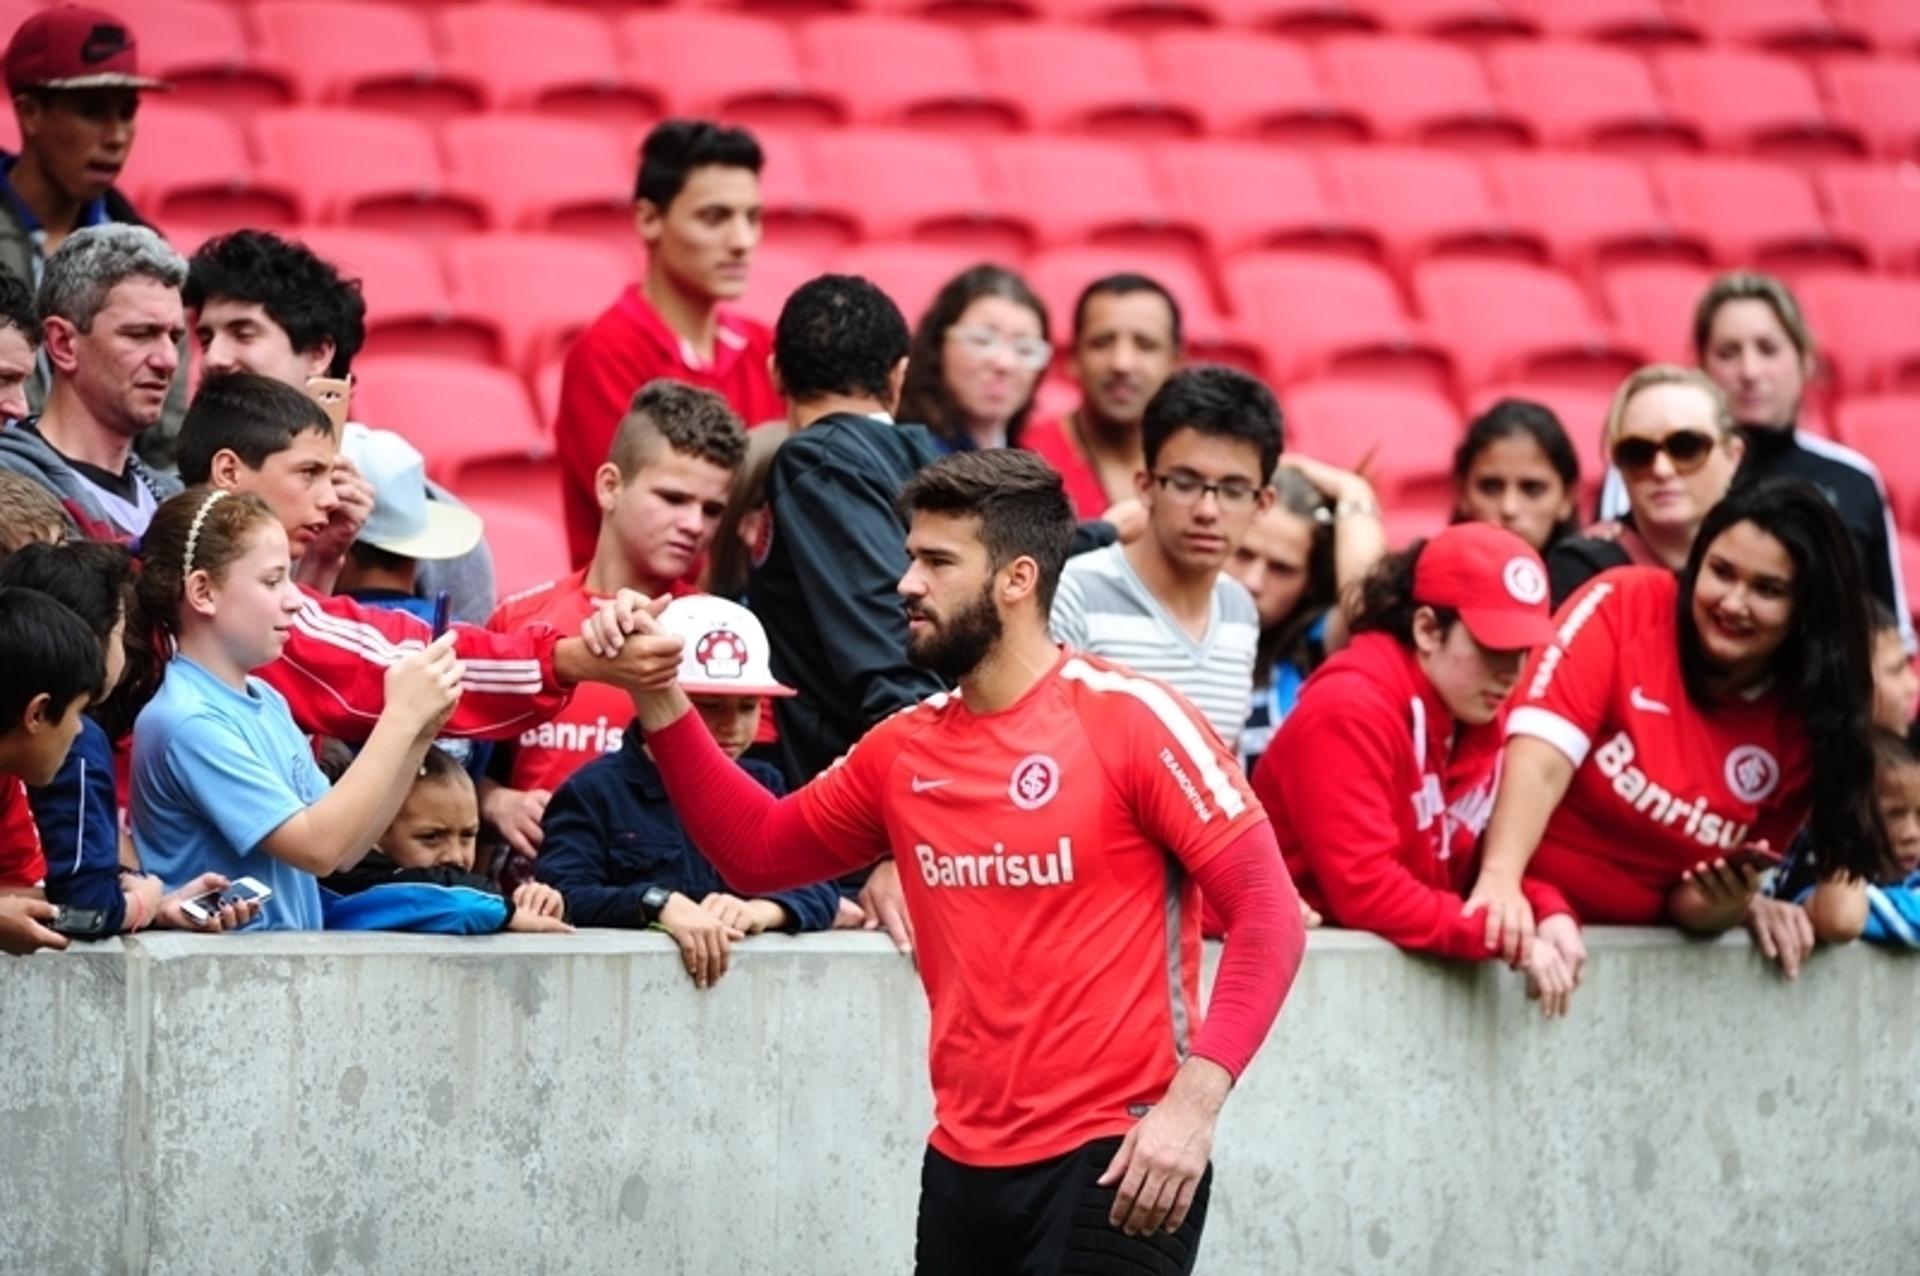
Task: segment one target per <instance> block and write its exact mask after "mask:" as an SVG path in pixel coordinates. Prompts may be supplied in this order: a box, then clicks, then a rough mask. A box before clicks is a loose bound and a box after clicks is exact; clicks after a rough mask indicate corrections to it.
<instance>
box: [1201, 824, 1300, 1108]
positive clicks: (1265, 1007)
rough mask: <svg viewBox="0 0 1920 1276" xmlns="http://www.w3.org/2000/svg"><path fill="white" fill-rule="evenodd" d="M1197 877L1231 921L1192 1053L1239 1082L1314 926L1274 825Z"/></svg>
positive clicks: (1258, 829)
mask: <svg viewBox="0 0 1920 1276" xmlns="http://www.w3.org/2000/svg"><path fill="white" fill-rule="evenodd" d="M1194 876H1195V879H1196V880H1197V881H1198V882H1199V883H1200V893H1201V895H1202V896H1203V897H1204V898H1205V899H1206V900H1207V901H1208V902H1209V903H1210V904H1212V905H1213V906H1214V907H1215V908H1217V909H1218V910H1219V911H1220V914H1221V916H1223V917H1224V918H1225V919H1226V929H1227V942H1226V947H1225V948H1224V949H1223V950H1222V951H1221V954H1220V969H1219V972H1218V973H1217V974H1216V975H1215V976H1214V979H1213V998H1212V1000H1210V1001H1209V1002H1208V1003H1207V1017H1206V1022H1205V1023H1204V1024H1203V1025H1202V1026H1201V1029H1200V1035H1199V1036H1198V1037H1196V1038H1195V1039H1194V1043H1193V1053H1194V1054H1197V1055H1199V1056H1201V1057H1202V1058H1205V1059H1211V1060H1212V1061H1213V1062H1215V1063H1217V1064H1219V1065H1220V1066H1221V1067H1223V1068H1225V1069H1226V1070H1227V1072H1228V1073H1229V1074H1231V1075H1232V1076H1233V1078H1234V1079H1235V1080H1238V1079H1239V1077H1240V1074H1241V1072H1243V1071H1244V1070H1245V1069H1246V1066H1247V1065H1248V1064H1249V1063H1251V1062H1253V1056H1254V1054H1255V1053H1256V1052H1257V1051H1258V1050H1259V1049H1260V1045H1261V1043H1262V1042H1264V1041H1265V1040H1266V1039H1267V1033H1268V1031H1269V1030H1271V1029H1272V1027H1273V1021H1274V1019H1275V1017H1277V1016H1278V1015H1279V1013H1280V1003H1281V1002H1283V1001H1285V1000H1286V999H1287V989H1289V988H1291V987H1292V986H1293V977H1294V975H1295V974H1297V973H1298V972H1299V970H1300V955H1301V953H1302V952H1303V951H1304V950H1305V949H1306V946H1307V928H1306V926H1305V924H1303V923H1302V922H1301V920H1300V896H1299V894H1298V893H1297V892H1296V891H1295V890H1294V889H1293V878H1292V877H1290V876H1288V874H1287V866H1286V864H1285V863H1284V862H1283V861H1282V860H1281V858H1280V846H1279V843H1278V842H1276V841H1275V840H1274V836H1273V826H1272V825H1271V824H1268V823H1267V822H1266V821H1264V820H1262V821H1261V822H1260V823H1259V824H1258V825H1256V826H1254V827H1253V828H1250V829H1248V830H1247V831H1246V832H1245V833H1242V834H1241V835H1240V836H1239V837H1237V838H1235V839H1234V841H1233V843H1232V845H1230V846H1228V847H1227V849H1226V850H1224V851H1222V852H1220V854H1218V855H1216V856H1214V857H1213V858H1212V859H1211V860H1209V861H1207V865H1206V867H1205V868H1202V869H1201V870H1200V871H1199V872H1198V873H1196V874H1195V875H1194Z"/></svg>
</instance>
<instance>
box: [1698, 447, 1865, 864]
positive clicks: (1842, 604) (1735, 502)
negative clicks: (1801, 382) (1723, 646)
mask: <svg viewBox="0 0 1920 1276" xmlns="http://www.w3.org/2000/svg"><path fill="white" fill-rule="evenodd" d="M1740 523H1750V524H1752V525H1753V526H1754V527H1756V528H1758V529H1759V530H1760V531H1762V532H1765V533H1766V534H1767V535H1769V536H1771V537H1773V539H1775V540H1776V541H1778V542H1780V544H1781V546H1782V547H1784V548H1785V549H1786V551H1787V554H1788V556H1789V557H1790V558H1792V559H1793V611H1792V615H1791V617H1790V619H1789V621H1788V628H1787V637H1786V641H1784V642H1783V643H1781V644H1780V649H1779V650H1778V651H1776V652H1774V655H1773V660H1772V663H1771V666H1770V668H1769V669H1768V671H1767V677H1768V678H1769V679H1770V680H1771V681H1772V682H1773V683H1774V685H1776V686H1778V687H1779V688H1780V690H1781V692H1782V694H1783V696H1784V698H1785V700H1786V704H1787V708H1788V709H1789V710H1790V711H1791V712H1792V713H1793V714H1795V715H1796V716H1797V717H1798V718H1799V719H1800V723H1801V729H1802V730H1803V731H1804V732H1805V733H1806V737H1807V743H1808V745H1809V746H1810V747H1809V753H1810V754H1811V756H1812V759H1813V814H1812V817H1811V818H1810V819H1809V821H1808V827H1809V828H1810V829H1811V830H1812V833H1813V844H1814V846H1815V848H1816V853H1817V854H1818V855H1819V857H1820V867H1821V870H1822V871H1823V872H1829V873H1830V872H1835V871H1844V872H1847V873H1849V874H1852V875H1853V876H1855V877H1863V878H1867V879H1869V880H1872V879H1874V878H1877V877H1878V876H1879V874H1880V872H1881V870H1882V868H1883V867H1884V866H1885V865H1886V864H1887V863H1888V862H1889V854H1890V853H1889V850H1888V847H1887V836H1886V830H1885V829H1884V828H1883V827H1882V826H1881V823H1880V812H1879V807H1878V806H1877V804H1876V803H1875V801H1874V796H1873V743H1872V741H1873V734H1872V733H1873V644H1872V636H1871V633H1870V631H1869V628H1868V619H1867V607H1866V603H1865V601H1864V600H1865V599H1866V598H1867V596H1868V594H1867V584H1866V576H1865V573H1864V572H1862V571H1861V570H1860V559H1859V556H1858V555H1857V554H1856V553H1855V552H1854V548H1853V537H1852V535H1851V534H1849V533H1848V531H1847V528H1846V524H1844V523H1842V522H1841V521H1840V516H1839V515H1838V514H1836V513H1834V510H1833V503H1832V502H1831V501H1829V500H1828V499H1827V498H1826V496H1825V495H1824V494H1823V493H1822V492H1821V491H1820V489H1819V488H1817V487H1815V486H1813V484H1811V483H1807V482H1804V481H1802V480H1800V479H1765V480H1761V481H1759V482H1755V483H1749V484H1740V485H1736V486H1735V488H1734V489H1733V491H1731V492H1729V493H1728V494H1727V495H1726V496H1725V497H1724V498H1723V499H1722V500H1721V501H1720V503H1719V504H1718V505H1716V506H1714V507H1713V509H1711V510H1710V511H1708V513H1707V517H1706V519H1705V520H1704V521H1703V522H1702V523H1701V525H1700V531H1699V534H1698V535H1696V536H1695V537H1694V540H1693V549H1692V551H1691V552H1690V553H1689V554H1688V555H1687V566H1686V570H1685V571H1684V572H1683V573H1681V577H1680V597H1679V602H1678V604H1677V607H1678V620H1679V627H1680V671H1681V674H1682V676H1683V677H1684V678H1685V679H1686V686H1687V694H1688V696H1689V697H1691V698H1692V700H1693V701H1694V703H1696V704H1698V705H1701V706H1709V705H1711V703H1712V701H1711V699H1710V697H1709V693H1708V690H1707V681H1708V679H1709V677H1710V676H1711V675H1712V672H1713V670H1712V668H1711V666H1709V665H1708V663H1707V656H1706V648H1705V646H1704V644H1703V643H1702V642H1701V640H1700V632H1699V630H1698V628H1697V627H1696V626H1695V625H1694V623H1693V592H1694V587H1695V585H1696V583H1697V582H1698V581H1699V579H1700V572H1701V570H1702V569H1703V567H1704V565H1705V563H1706V560H1707V555H1708V554H1709V553H1711V552H1712V550H1713V545H1714V542H1715V541H1717V540H1718V539H1719V538H1720V536H1721V534H1722V533H1724V532H1726V531H1727V529H1729V528H1731V527H1734V526H1736V525H1737V524H1740Z"/></svg>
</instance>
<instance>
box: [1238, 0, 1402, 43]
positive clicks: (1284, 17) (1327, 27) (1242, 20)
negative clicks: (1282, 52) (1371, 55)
mask: <svg viewBox="0 0 1920 1276" xmlns="http://www.w3.org/2000/svg"><path fill="white" fill-rule="evenodd" d="M1214 7H1215V8H1216V9H1218V10H1219V12H1220V15H1221V17H1222V18H1223V19H1224V20H1225V21H1226V22H1227V24H1228V25H1230V26H1237V27H1260V28H1262V29H1264V30H1269V31H1280V32H1284V33H1286V34H1288V35H1300V36H1321V35H1326V34H1329V33H1331V32H1346V31H1378V30H1379V29H1380V19H1379V18H1378V17H1377V16H1376V15H1375V14H1374V12H1373V5H1372V4H1371V3H1369V2H1368V0H1358V2H1356V0H1214Z"/></svg>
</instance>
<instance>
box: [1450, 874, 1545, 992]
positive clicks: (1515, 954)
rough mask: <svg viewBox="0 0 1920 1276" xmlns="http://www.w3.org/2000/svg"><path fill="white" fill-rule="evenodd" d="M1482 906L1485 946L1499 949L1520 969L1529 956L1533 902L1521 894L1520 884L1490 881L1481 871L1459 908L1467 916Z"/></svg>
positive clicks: (1507, 960)
mask: <svg viewBox="0 0 1920 1276" xmlns="http://www.w3.org/2000/svg"><path fill="white" fill-rule="evenodd" d="M1482 909H1484V910H1486V914H1487V933H1486V944H1487V947H1488V948H1497V949H1499V951H1500V956H1501V957H1502V958H1503V959H1504V960H1505V961H1506V963H1507V964H1508V965H1509V966H1512V967H1513V968H1514V969H1515V970H1519V969H1521V968H1523V967H1524V966H1525V965H1526V964H1527V959H1528V958H1529V957H1531V956H1532V955H1533V905H1531V904H1529V903H1528V902H1527V897H1526V896H1525V895H1524V894H1523V893H1521V890H1520V883H1519V882H1517V881H1515V882H1509V881H1504V880H1491V879H1489V878H1488V877H1487V875H1486V874H1485V873H1484V872H1483V873H1481V874H1480V880H1479V881H1477V882H1475V883H1474V884H1473V894H1471V895H1469V896H1467V905H1466V908H1465V909H1463V910H1462V911H1463V912H1465V913H1466V915H1467V916H1469V917H1471V916H1473V914H1474V913H1475V912H1478V911H1480V910H1482Z"/></svg>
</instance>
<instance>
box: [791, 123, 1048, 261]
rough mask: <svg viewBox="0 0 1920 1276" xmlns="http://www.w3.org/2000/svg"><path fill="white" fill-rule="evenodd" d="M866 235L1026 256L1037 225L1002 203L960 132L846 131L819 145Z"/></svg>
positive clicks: (823, 159) (987, 253)
mask: <svg viewBox="0 0 1920 1276" xmlns="http://www.w3.org/2000/svg"><path fill="white" fill-rule="evenodd" d="M816 149H817V151H818V153H819V158H820V161H821V163H822V164H823V165H824V166H825V167H826V169H827V170H828V172H829V173H830V175H831V180H832V182H833V183H834V184H835V185H836V186H837V187H838V189H839V190H840V191H841V193H842V194H843V195H844V196H845V197H846V200H847V202H848V203H849V204H850V205H851V206H852V207H854V208H857V209H858V210H859V213H860V221H861V224H862V226H863V227H864V228H865V230H866V234H867V236H868V237H869V238H873V239H913V240H916V241H919V242H922V243H929V244H941V245H948V246H953V247H957V248H962V249H964V250H966V251H968V252H971V253H973V254H975V255H978V256H984V257H993V258H1000V257H1017V256H1023V255H1024V254H1025V253H1027V252H1028V251H1029V250H1030V249H1031V248H1032V247H1033V242H1034V239H1035V233H1034V229H1033V227H1032V226H1031V225H1029V224H1028V223H1026V222H1025V221H1023V220H1021V219H1020V218H1019V217H1017V216H1014V215H1012V214H1010V213H1009V212H1008V211H1007V210H1005V209H1004V208H1002V207H1000V206H999V205H998V201H996V200H995V198H994V195H993V192H992V191H991V190H990V189H989V187H988V184H987V173H986V169H985V167H984V165H983V164H982V162H981V158H980V155H979V153H978V151H977V150H976V149H975V148H974V146H973V145H971V144H970V143H968V142H966V141H963V140H961V139H958V138H948V137H939V136H928V135H927V134H924V133H916V132H910V131H906V130H898V131H877V130H876V131H871V132H865V131H852V130H849V131H843V132H835V133H829V134H827V135H825V136H823V137H821V138H820V140H819V143H818V145H817V147H816Z"/></svg>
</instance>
